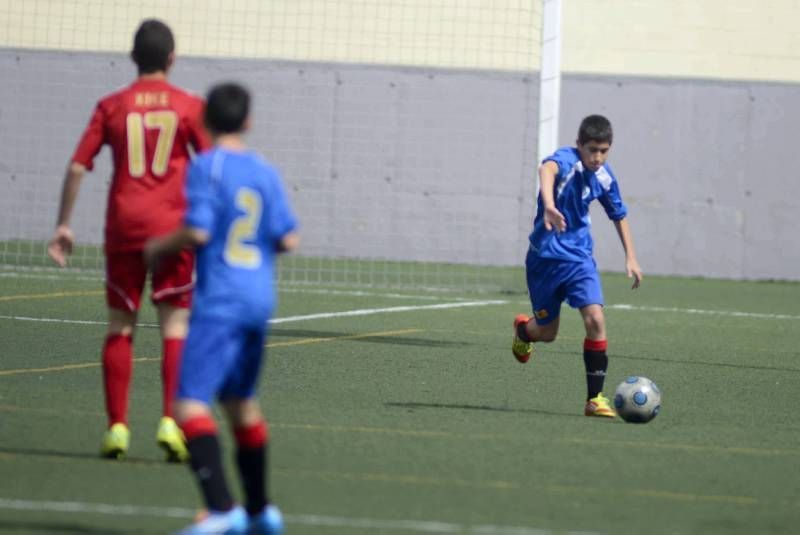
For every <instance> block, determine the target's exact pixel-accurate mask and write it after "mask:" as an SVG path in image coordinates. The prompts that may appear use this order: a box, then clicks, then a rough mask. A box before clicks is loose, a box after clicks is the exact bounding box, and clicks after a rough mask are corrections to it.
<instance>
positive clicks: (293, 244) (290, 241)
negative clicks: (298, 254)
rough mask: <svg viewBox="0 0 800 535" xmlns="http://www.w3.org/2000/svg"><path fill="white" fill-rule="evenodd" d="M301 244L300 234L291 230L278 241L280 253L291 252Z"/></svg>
mask: <svg viewBox="0 0 800 535" xmlns="http://www.w3.org/2000/svg"><path fill="white" fill-rule="evenodd" d="M298 245H300V235H299V234H298V233H297V232H290V233H288V234H286V235H285V236H284V237H283V238H281V241H280V242H279V243H278V252H279V253H290V252H292V251H294V250H295V249H297V246H298Z"/></svg>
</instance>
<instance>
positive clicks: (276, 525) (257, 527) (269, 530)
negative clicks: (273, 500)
mask: <svg viewBox="0 0 800 535" xmlns="http://www.w3.org/2000/svg"><path fill="white" fill-rule="evenodd" d="M247 533H248V534H250V535H281V534H282V533H283V515H281V511H280V509H278V508H277V507H276V506H274V505H272V504H270V505H268V506H266V507H265V508H264V510H263V511H261V512H260V513H258V514H257V515H255V516H251V517H250V524H249V525H248V527H247Z"/></svg>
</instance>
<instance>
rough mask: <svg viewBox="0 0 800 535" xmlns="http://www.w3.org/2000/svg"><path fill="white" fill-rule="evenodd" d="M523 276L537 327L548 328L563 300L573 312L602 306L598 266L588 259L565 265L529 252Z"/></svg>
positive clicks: (560, 261)
mask: <svg viewBox="0 0 800 535" xmlns="http://www.w3.org/2000/svg"><path fill="white" fill-rule="evenodd" d="M525 275H526V278H527V279H528V294H529V295H530V298H531V306H532V308H533V316H534V318H536V324H537V325H547V324H548V323H550V322H552V321H553V320H555V319H556V318H557V317H558V316H559V314H560V313H561V303H563V302H564V300H566V301H567V303H569V306H571V307H572V308H583V307H585V306H587V305H603V304H604V300H603V288H602V286H601V285H600V275H599V274H598V273H597V265H596V264H595V262H594V260H593V259H591V258H589V259H587V260H585V261H583V262H566V261H563V260H554V259H551V258H539V257H538V256H537V255H536V254H535V253H534V252H533V251H531V250H528V256H527V258H526V259H525Z"/></svg>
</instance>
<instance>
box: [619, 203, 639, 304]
mask: <svg viewBox="0 0 800 535" xmlns="http://www.w3.org/2000/svg"><path fill="white" fill-rule="evenodd" d="M614 226H615V227H616V228H617V234H618V235H619V240H620V241H621V242H622V248H623V249H625V271H626V272H627V274H628V278H633V286H631V288H632V289H636V288H638V287H639V285H640V284H641V282H642V278H643V277H644V275H643V274H642V268H641V267H639V261H638V260H637V259H636V251H635V250H634V248H633V238H632V237H631V228H630V225H629V224H628V220H627V219H626V218H622V219H620V220H619V221H614Z"/></svg>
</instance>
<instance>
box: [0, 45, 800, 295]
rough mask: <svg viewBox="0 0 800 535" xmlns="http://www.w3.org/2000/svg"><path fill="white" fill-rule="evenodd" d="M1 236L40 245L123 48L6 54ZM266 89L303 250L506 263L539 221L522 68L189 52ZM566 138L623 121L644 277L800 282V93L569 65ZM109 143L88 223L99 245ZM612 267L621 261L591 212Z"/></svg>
mask: <svg viewBox="0 0 800 535" xmlns="http://www.w3.org/2000/svg"><path fill="white" fill-rule="evenodd" d="M0 73H2V79H3V80H4V83H3V84H0V125H2V126H1V127H0V185H2V188H3V195H2V198H0V239H9V238H26V239H44V238H46V237H48V236H49V234H50V232H51V229H52V225H53V221H54V217H55V211H56V203H57V199H58V193H59V191H58V190H59V187H60V181H61V176H62V175H63V170H64V166H65V163H66V161H67V159H68V158H69V156H70V154H71V152H72V150H73V148H74V146H75V143H76V141H77V137H78V136H79V134H80V132H81V130H82V129H83V127H84V126H85V124H86V121H87V119H88V117H89V114H90V113H91V109H92V107H93V105H94V102H95V101H96V100H97V98H99V97H100V96H102V95H103V94H105V93H107V92H109V91H111V90H113V89H115V88H117V87H119V86H122V85H124V84H126V83H128V82H129V81H130V79H131V78H132V76H133V75H134V72H133V69H132V67H131V65H130V63H129V61H128V60H127V58H125V57H124V56H120V55H112V54H91V53H63V52H33V51H23V50H8V49H5V50H2V49H0ZM227 79H236V80H241V81H243V82H245V83H246V84H247V85H249V86H250V87H251V88H252V89H253V91H254V93H255V110H254V118H255V121H256V122H255V129H254V131H253V133H252V134H251V136H250V142H251V144H252V145H253V146H255V147H256V148H258V149H259V150H260V151H262V152H263V153H264V154H265V156H267V157H268V158H269V159H271V160H272V161H273V162H275V163H276V165H277V166H278V167H279V168H280V169H281V171H282V172H283V174H284V177H285V180H286V182H287V184H288V185H289V188H290V191H291V192H292V196H293V200H294V203H295V205H296V208H297V211H298V212H299V215H300V217H301V219H302V222H303V234H304V244H303V250H302V253H303V254H305V255H322V256H337V257H368V258H381V259H394V260H430V261H451V262H457V263H474V264H498V265H512V264H518V263H520V262H521V261H522V258H523V255H524V251H525V240H526V236H527V233H528V231H529V227H530V221H531V218H532V216H533V194H534V178H533V177H534V176H535V161H534V160H535V148H536V120H537V109H536V108H537V101H538V90H537V80H536V77H535V76H533V77H532V78H529V77H528V76H525V75H524V74H522V73H508V72H486V71H474V72H473V71H441V70H440V71H436V70H428V69H410V68H388V67H370V66H363V65H341V64H310V63H289V62H282V63H279V62H267V61H257V60H253V61H248V60H229V59H224V60H212V59H196V58H183V59H181V60H180V61H179V63H178V65H177V67H176V70H175V72H174V75H173V80H174V81H175V82H177V83H178V84H180V85H183V86H185V87H187V88H190V89H193V90H195V91H198V92H204V91H205V90H206V89H207V87H208V86H209V85H210V84H211V83H213V82H216V81H220V80H227ZM562 92H563V94H562V100H561V103H562V119H561V138H562V141H563V142H564V143H565V144H567V143H571V142H572V141H573V140H574V137H575V131H576V129H577V124H578V122H579V121H580V119H581V118H582V117H583V116H584V115H586V114H588V113H595V112H599V113H604V114H607V115H608V116H609V118H610V119H611V120H612V121H613V122H614V124H615V127H616V138H615V143H614V148H613V151H612V157H611V163H612V165H613V167H614V169H615V171H616V172H617V175H618V176H619V178H620V182H621V187H622V191H623V195H624V196H625V198H626V201H627V203H628V205H629V207H630V220H631V224H632V228H633V233H634V237H635V239H636V244H637V248H638V252H639V257H640V261H641V263H642V265H643V268H644V270H645V272H646V273H660V274H681V275H701V276H715V277H729V278H781V279H795V280H799V279H800V240H799V239H798V237H797V235H796V234H795V233H794V231H793V229H792V228H791V225H790V223H791V219H790V218H791V216H792V215H793V209H795V208H797V207H798V203H797V201H796V200H795V197H794V196H793V195H792V192H791V191H789V188H788V186H789V180H788V176H786V175H785V173H786V172H787V171H784V170H783V168H784V167H789V168H791V164H789V166H786V164H784V163H783V161H782V158H780V156H783V155H784V154H786V155H790V156H789V157H790V162H791V155H792V154H793V151H792V150H791V149H792V147H791V146H790V144H791V143H793V140H794V136H793V134H792V133H793V128H792V127H793V126H794V125H795V124H797V121H796V120H795V116H796V115H798V114H800V111H798V109H797V108H796V107H795V108H794V109H793V108H791V107H790V103H792V102H795V101H797V97H799V96H800V86H797V85H779V84H765V83H754V82H747V83H744V82H743V83H732V82H719V83H712V82H706V81H697V80H658V79H648V78H617V77H600V76H593V77H588V76H587V77H581V76H566V77H565V78H564V81H563V84H562ZM109 163H110V162H109V157H108V153H107V152H106V153H104V154H101V156H100V157H99V159H98V164H99V165H98V167H97V169H96V171H95V172H94V173H93V174H92V175H89V177H88V178H87V180H86V182H85V184H84V187H83V188H82V190H81V196H80V199H79V204H78V206H77V209H76V217H75V222H74V223H75V225H74V226H75V229H76V231H77V233H78V236H79V239H80V240H81V241H84V242H99V241H100V240H101V232H102V221H103V218H102V217H103V207H104V204H105V194H106V191H107V184H108V176H109V168H110V165H109ZM594 221H595V237H596V244H597V257H598V263H599V265H600V267H601V268H602V269H607V270H612V271H620V270H622V269H623V268H624V262H623V258H622V253H621V249H620V246H619V243H618V240H617V238H616V236H615V234H614V231H613V226H611V224H609V223H608V222H607V221H606V220H605V217H604V215H603V214H602V211H596V212H595V214H594Z"/></svg>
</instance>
